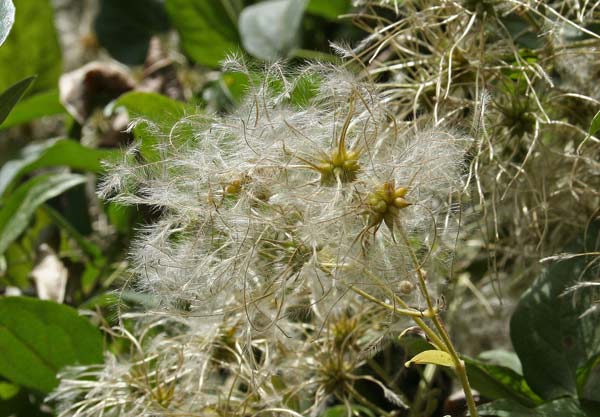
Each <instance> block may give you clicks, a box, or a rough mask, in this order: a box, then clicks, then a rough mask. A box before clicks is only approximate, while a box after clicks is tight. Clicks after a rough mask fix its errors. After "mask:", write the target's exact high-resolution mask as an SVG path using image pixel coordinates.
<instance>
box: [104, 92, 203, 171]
mask: <svg viewBox="0 0 600 417" xmlns="http://www.w3.org/2000/svg"><path fill="white" fill-rule="evenodd" d="M112 108H113V109H114V110H116V111H118V110H119V108H124V109H126V110H127V113H128V114H129V116H130V117H131V118H138V117H139V118H143V119H144V121H143V122H142V123H139V124H137V125H136V127H135V128H134V129H133V134H134V136H135V138H136V139H138V140H140V141H141V143H142V144H141V147H140V151H141V154H142V156H143V157H144V158H145V159H146V161H148V162H154V161H157V160H159V159H160V155H159V154H158V150H157V148H156V145H157V144H158V140H159V138H158V137H157V133H158V132H156V130H157V129H162V130H163V132H160V133H162V134H168V133H169V132H171V128H172V127H173V126H174V125H175V123H177V122H178V121H179V120H180V119H181V118H183V117H185V116H186V115H187V114H188V113H191V112H192V111H193V110H192V109H191V108H190V107H188V106H186V104H185V103H182V102H180V101H176V100H173V99H170V98H168V97H165V96H163V95H160V94H156V93H141V92H131V93H126V94H123V95H122V96H121V97H119V98H118V99H117V100H116V101H115V102H114V103H113V104H112ZM150 125H153V126H150ZM182 127H183V126H182ZM171 133H172V132H171Z"/></svg>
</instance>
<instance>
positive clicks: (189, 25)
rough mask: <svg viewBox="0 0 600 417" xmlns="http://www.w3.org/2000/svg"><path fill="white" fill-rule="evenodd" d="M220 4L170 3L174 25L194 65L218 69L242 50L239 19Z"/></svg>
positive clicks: (208, 0)
mask: <svg viewBox="0 0 600 417" xmlns="http://www.w3.org/2000/svg"><path fill="white" fill-rule="evenodd" d="M223 4H224V2H222V1H221V0H167V1H166V3H165V6H166V8H167V12H168V14H169V17H170V19H171V23H172V24H173V26H174V27H175V28H176V29H177V31H178V32H179V36H180V37H181V44H182V47H183V50H184V52H185V53H186V54H187V55H188V56H189V57H190V58H191V59H192V60H193V61H195V62H197V63H199V64H202V65H206V66H208V67H218V66H219V64H220V62H221V61H222V60H223V59H224V58H225V57H226V56H227V54H229V53H231V52H233V51H235V50H237V49H239V36H238V32H237V27H236V25H237V15H235V11H232V10H229V9H226V8H225V7H224V5H223Z"/></svg>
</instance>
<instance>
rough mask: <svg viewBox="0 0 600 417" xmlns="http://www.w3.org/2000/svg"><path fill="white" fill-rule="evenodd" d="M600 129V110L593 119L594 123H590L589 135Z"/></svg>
mask: <svg viewBox="0 0 600 417" xmlns="http://www.w3.org/2000/svg"><path fill="white" fill-rule="evenodd" d="M598 131H600V111H599V112H598V113H596V115H595V116H594V118H593V119H592V123H591V124H590V130H589V131H588V135H590V136H593V135H595V134H596V133H598Z"/></svg>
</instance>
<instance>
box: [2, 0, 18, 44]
mask: <svg viewBox="0 0 600 417" xmlns="http://www.w3.org/2000/svg"><path fill="white" fill-rule="evenodd" d="M14 23H15V5H14V4H13V2H12V0H0V46H1V45H2V44H3V43H4V41H5V40H6V37H7V36H8V34H9V33H10V29H11V28H12V26H13V24H14Z"/></svg>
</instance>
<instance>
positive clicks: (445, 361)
mask: <svg viewBox="0 0 600 417" xmlns="http://www.w3.org/2000/svg"><path fill="white" fill-rule="evenodd" d="M413 363H416V364H417V365H421V364H427V363H431V364H433V365H440V366H449V367H453V366H454V362H453V361H452V356H450V354H449V353H447V352H444V351H442V350H426V351H424V352H421V353H419V354H417V355H416V356H414V357H413V358H412V359H411V360H409V361H408V362H406V363H405V364H404V366H406V367H407V368H408V367H409V366H410V365H411V364H413Z"/></svg>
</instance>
